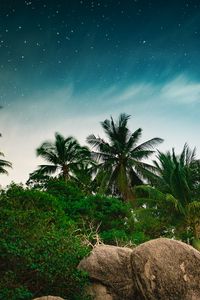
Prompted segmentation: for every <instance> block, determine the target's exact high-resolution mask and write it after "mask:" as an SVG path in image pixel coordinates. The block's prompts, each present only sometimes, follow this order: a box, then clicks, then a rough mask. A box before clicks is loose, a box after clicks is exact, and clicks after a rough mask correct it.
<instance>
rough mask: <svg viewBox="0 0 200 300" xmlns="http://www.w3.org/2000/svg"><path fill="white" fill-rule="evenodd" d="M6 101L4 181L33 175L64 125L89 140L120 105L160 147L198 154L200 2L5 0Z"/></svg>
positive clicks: (2, 90) (0, 124) (0, 71)
mask: <svg viewBox="0 0 200 300" xmlns="http://www.w3.org/2000/svg"><path fill="white" fill-rule="evenodd" d="M0 105H1V106H3V109H1V110H0V131H1V133H2V137H1V140H0V151H2V152H4V154H5V157H6V159H8V160H10V161H12V162H13V170H12V171H10V176H9V177H6V176H1V184H3V185H5V184H8V183H9V182H10V181H11V180H14V181H16V182H20V181H22V182H25V181H26V180H27V178H28V174H29V173H30V172H32V171H33V170H34V169H35V168H36V167H37V165H38V164H39V163H41V161H40V159H38V158H36V155H35V149H36V148H37V147H38V146H39V145H40V144H41V142H43V141H44V140H46V139H53V137H54V133H55V132H56V131H58V132H60V133H62V134H63V135H65V136H69V135H73V136H75V137H76V138H77V139H78V140H79V141H80V142H81V144H85V143H86V142H85V138H86V136H87V135H89V134H91V133H95V134H99V135H103V133H102V130H101V127H100V124H99V122H100V121H103V120H104V119H105V118H108V117H109V116H110V115H112V116H113V117H117V116H118V114H119V113H120V112H126V113H128V114H130V115H131V116H132V117H131V120H130V122H129V126H130V129H131V130H135V129H137V128H138V127H142V128H143V130H144V133H143V140H145V139H149V138H152V137H156V136H159V137H162V138H164V140H165V142H164V143H163V144H162V145H161V147H160V148H159V149H160V150H163V151H165V150H169V149H171V148H172V147H175V149H176V150H177V152H179V151H180V150H181V149H182V147H183V144H184V143H185V142H188V144H189V145H190V146H191V147H192V148H193V147H194V146H196V147H197V154H198V155H200V140H199V138H198V132H199V131H200V122H199V114H200V2H199V1H192V0H191V1H189V0H173V1H172V0H168V1H164V0H151V1H150V0H121V1H118V0H93V1H92V0H32V1H31V0H1V1H0ZM143 140H141V142H142V141H143Z"/></svg>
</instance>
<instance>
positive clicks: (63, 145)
mask: <svg viewBox="0 0 200 300" xmlns="http://www.w3.org/2000/svg"><path fill="white" fill-rule="evenodd" d="M37 155H38V156H40V157H42V158H43V159H44V160H45V161H46V162H47V163H48V164H46V165H40V166H39V168H38V170H36V171H35V172H34V173H32V174H31V176H32V177H33V176H39V177H40V176H41V175H52V174H56V173H57V174H58V176H59V177H61V178H63V179H64V180H69V179H70V178H73V173H74V168H76V167H77V166H78V165H79V164H81V163H83V162H84V163H90V161H91V158H90V151H89V149H88V148H87V147H82V146H80V144H79V143H78V141H77V140H76V139H75V138H73V137H67V138H65V137H63V136H62V135H61V134H59V133H55V141H54V142H50V141H46V142H44V143H42V145H41V146H40V147H39V148H37Z"/></svg>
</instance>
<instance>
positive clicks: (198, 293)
mask: <svg viewBox="0 0 200 300" xmlns="http://www.w3.org/2000/svg"><path fill="white" fill-rule="evenodd" d="M79 268H80V269H82V270H84V271H87V272H88V273H89V276H90V279H91V282H92V285H91V287H90V291H89V292H90V294H91V295H95V298H94V299H95V300H122V299H123V300H159V299H162V300H200V253H199V252H198V251H197V250H195V249H194V248H192V247H191V246H188V245H187V244H184V243H182V242H179V241H175V240H170V239H165V238H160V239H156V240H152V241H149V242H146V243H144V244H142V245H140V246H138V247H136V248H135V249H134V250H131V249H128V248H121V247H115V246H105V245H100V246H97V247H95V248H94V249H93V251H92V253H91V254H90V256H89V257H87V258H85V259H83V260H82V261H81V263H80V264H79Z"/></svg>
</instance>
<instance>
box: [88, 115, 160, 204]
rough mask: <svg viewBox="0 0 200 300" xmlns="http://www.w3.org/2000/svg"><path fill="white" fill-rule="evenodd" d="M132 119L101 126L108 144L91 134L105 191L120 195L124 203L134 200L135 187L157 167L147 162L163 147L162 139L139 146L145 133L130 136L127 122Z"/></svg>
mask: <svg viewBox="0 0 200 300" xmlns="http://www.w3.org/2000/svg"><path fill="white" fill-rule="evenodd" d="M129 118H130V115H127V114H120V116H119V119H118V120H117V122H114V120H113V118H112V117H111V119H110V120H108V119H106V120H105V121H103V122H101V125H102V127H103V129H104V132H105V134H106V136H107V138H108V142H107V141H105V140H104V139H102V138H100V137H99V136H98V137H96V136H95V135H94V134H91V135H89V136H88V137H87V142H88V143H89V144H90V145H91V146H93V147H94V148H95V149H96V151H93V152H92V153H93V155H94V157H95V159H96V160H97V161H98V162H99V172H98V174H97V180H99V181H100V182H101V185H100V189H101V191H102V190H104V191H106V190H108V189H109V190H110V191H111V192H112V193H117V194H119V195H120V196H121V197H122V198H123V199H124V200H128V199H129V200H131V199H134V195H133V189H132V188H133V187H134V186H135V185H137V184H141V183H142V179H143V177H144V176H145V172H147V170H151V169H152V168H153V167H152V166H150V165H149V164H147V163H145V162H143V159H146V158H148V157H149V156H150V155H151V154H152V153H153V152H154V151H153V150H152V149H153V147H154V146H156V145H158V144H159V143H161V142H162V141H163V140H162V139H160V138H153V139H151V140H148V141H146V142H144V143H142V144H140V145H137V143H138V141H139V139H140V137H141V134H142V129H141V128H139V129H137V130H136V131H135V132H133V133H132V132H130V130H129V129H128V127H127V122H128V120H129Z"/></svg>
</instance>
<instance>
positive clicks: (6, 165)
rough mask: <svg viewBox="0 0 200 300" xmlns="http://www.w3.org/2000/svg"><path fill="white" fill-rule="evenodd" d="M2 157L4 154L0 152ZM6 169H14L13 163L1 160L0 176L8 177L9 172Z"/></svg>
mask: <svg viewBox="0 0 200 300" xmlns="http://www.w3.org/2000/svg"><path fill="white" fill-rule="evenodd" d="M0 156H4V154H3V153H2V152H0ZM5 168H12V164H11V162H9V161H7V160H4V159H0V174H7V175H8V171H7V170H6V169H5Z"/></svg>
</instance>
